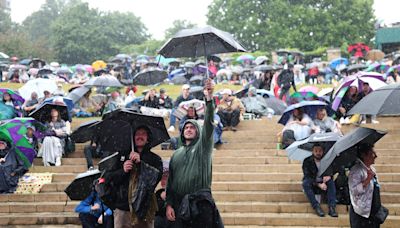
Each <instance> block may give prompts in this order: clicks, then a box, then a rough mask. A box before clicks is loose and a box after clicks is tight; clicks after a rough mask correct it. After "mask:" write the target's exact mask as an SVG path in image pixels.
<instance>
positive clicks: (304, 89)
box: [299, 86, 319, 94]
mask: <svg viewBox="0 0 400 228" xmlns="http://www.w3.org/2000/svg"><path fill="white" fill-rule="evenodd" d="M318 91H319V89H318V87H315V86H303V87H301V88H300V89H299V92H312V93H314V94H317V93H318Z"/></svg>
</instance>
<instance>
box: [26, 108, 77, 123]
mask: <svg viewBox="0 0 400 228" xmlns="http://www.w3.org/2000/svg"><path fill="white" fill-rule="evenodd" d="M52 109H56V110H58V113H59V115H60V117H61V119H63V120H64V121H68V120H69V116H68V108H67V106H65V105H60V104H53V103H42V104H41V105H40V106H38V107H37V108H36V109H35V110H34V111H33V112H31V113H30V114H29V116H31V117H33V118H34V119H35V120H37V121H39V122H41V123H46V122H49V121H50V120H51V110H52Z"/></svg>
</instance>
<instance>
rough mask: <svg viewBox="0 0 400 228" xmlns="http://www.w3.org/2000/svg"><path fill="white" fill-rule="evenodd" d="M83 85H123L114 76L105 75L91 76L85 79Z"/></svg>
mask: <svg viewBox="0 0 400 228" xmlns="http://www.w3.org/2000/svg"><path fill="white" fill-rule="evenodd" d="M84 86H88V87H92V86H95V87H123V85H122V84H121V83H120V82H119V81H118V79H117V78H116V77H114V76H110V75H105V76H99V77H93V78H91V79H90V80H89V81H87V82H86V83H85V84H84Z"/></svg>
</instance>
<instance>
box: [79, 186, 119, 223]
mask: <svg viewBox="0 0 400 228" xmlns="http://www.w3.org/2000/svg"><path fill="white" fill-rule="evenodd" d="M96 203H97V204H99V205H100V209H99V210H95V211H92V210H91V207H92V206H93V205H95V204H96ZM102 204H103V203H102V201H101V200H100V198H99V197H98V195H97V192H95V191H92V192H91V193H90V195H89V196H88V197H86V199H84V200H83V201H82V202H80V204H79V205H78V206H76V208H75V212H77V213H87V214H92V215H94V216H95V217H96V218H99V217H100V215H101V210H102V208H101V206H103V210H104V211H105V213H106V216H110V215H112V211H111V209H110V208H108V207H107V206H106V205H105V204H103V205H102Z"/></svg>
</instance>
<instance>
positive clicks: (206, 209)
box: [169, 200, 214, 228]
mask: <svg viewBox="0 0 400 228" xmlns="http://www.w3.org/2000/svg"><path fill="white" fill-rule="evenodd" d="M197 208H198V209H199V212H200V214H199V215H198V216H197V217H196V218H195V219H193V220H192V221H191V222H186V221H183V220H182V219H180V218H179V217H178V216H177V218H176V221H175V222H173V223H171V224H170V226H169V227H171V228H206V227H207V228H208V227H213V225H214V214H213V211H214V210H213V207H212V206H211V204H210V203H209V202H208V201H204V200H203V201H199V202H198V203H197ZM175 215H178V211H176V210H175Z"/></svg>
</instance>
